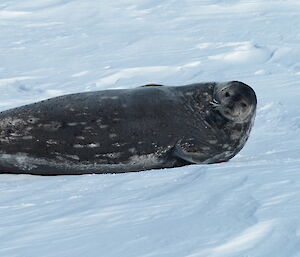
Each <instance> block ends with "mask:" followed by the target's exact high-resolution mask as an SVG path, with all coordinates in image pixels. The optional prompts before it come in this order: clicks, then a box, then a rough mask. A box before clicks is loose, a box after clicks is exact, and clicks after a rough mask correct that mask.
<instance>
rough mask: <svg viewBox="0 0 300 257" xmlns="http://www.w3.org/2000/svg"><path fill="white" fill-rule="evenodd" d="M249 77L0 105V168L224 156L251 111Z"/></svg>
mask: <svg viewBox="0 0 300 257" xmlns="http://www.w3.org/2000/svg"><path fill="white" fill-rule="evenodd" d="M256 103H257V100H256V96H255V93H254V91H253V90H252V89H251V87H249V86H248V85H246V84H244V83H242V82H238V81H231V82H226V83H215V82H210V83H197V84H191V85H186V86H177V87H173V86H161V85H155V84H151V85H146V86H142V87H138V88H134V89H120V90H104V91H96V92H85V93H78V94H70V95H64V96H59V97H55V98H51V99H48V100H45V101H41V102H37V103H33V104H29V105H25V106H21V107H18V108H14V109H10V110H7V111H3V112H1V113H0V144H1V147H0V173H25V174H37V175H75V174H86V173H122V172H132V171H142V170H148V169H158V168H170V167H179V166H183V165H188V164H195V163H197V164H209V163H219V162H225V161H228V160H229V159H230V158H232V157H233V156H235V155H236V154H237V153H238V152H239V151H240V150H241V149H242V147H243V146H244V144H245V142H246V140H247V138H248V136H249V133H250V130H251V127H252V124H253V121H254V117H255V111H256Z"/></svg>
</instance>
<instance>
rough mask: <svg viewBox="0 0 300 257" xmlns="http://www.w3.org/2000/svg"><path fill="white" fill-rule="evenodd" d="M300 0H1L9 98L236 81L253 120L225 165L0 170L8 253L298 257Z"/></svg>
mask: <svg viewBox="0 0 300 257" xmlns="http://www.w3.org/2000/svg"><path fill="white" fill-rule="evenodd" d="M299 14H300V2H299V1H298V0H265V1H260V0H226V1H225V0H203V1H199V0H198V1H196V0H181V1H175V0H168V1H167V0H161V1H153V0H127V1H121V0H114V1H110V0H101V1H95V0H43V1H40V0H31V1H24V0H2V1H1V2H0V29H1V30H0V33H1V35H0V60H1V61H0V88H1V94H0V109H1V110H5V109H8V108H11V107H15V106H19V105H22V104H26V103H31V102H34V101H37V100H42V99H45V98H49V97H53V96H56V95H61V94H65V93H73V92H81V91H90V90H98V89H99V90H101V89H107V88H111V89H113V88H132V87H136V86H139V85H143V84H146V83H162V84H165V85H182V84H188V83H193V82H202V81H228V80H241V81H243V82H245V83H247V84H249V85H251V86H252V87H253V88H254V89H255V91H256V92H257V96H258V112H257V119H256V122H255V126H254V129H253V131H252V134H251V136H250V139H249V141H248V143H247V144H246V146H245V148H244V149H243V150H242V151H241V153H240V154H239V155H238V156H236V157H235V158H233V159H232V160H231V161H230V162H228V163H223V164H216V165H193V166H188V167H182V168H174V169H163V170H155V171H148V172H140V173H128V174H119V175H84V176H57V177H39V176H30V175H0V190H1V194H0V256H1V257H19V256H20V257H50V256H51V257H54V256H55V257H68V256H72V257H76V256H87V257H94V256H97V257H98V256H101V257H102V256H104V257H107V256H109V257H110V256H116V257H120V256H122V257H126V256H128V257H135V256H136V257H141V256H143V257H153V256H163V257H167V256H170V257H177V256H180V257H181V256H185V257H219V256H230V257H235V256H238V257H250V256H251V257H266V256H272V257H299V256H300V217H299V213H300V156H299V153H300V137H299V133H300V108H299V97H300V88H299V79H300V44H299V41H300V16H299Z"/></svg>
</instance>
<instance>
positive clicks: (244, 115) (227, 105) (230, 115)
mask: <svg viewBox="0 0 300 257" xmlns="http://www.w3.org/2000/svg"><path fill="white" fill-rule="evenodd" d="M215 99H216V101H217V102H219V107H218V111H219V112H220V113H221V114H222V115H223V116H224V117H225V118H227V119H229V120H232V121H235V122H243V121H245V120H247V119H248V118H249V117H252V114H253V113H254V112H255V109H256V103H257V100H256V95H255V92H254V90H253V89H252V88H251V87H249V86H248V85H246V84H244V83H242V82H239V81H231V82H228V83H220V84H219V85H217V86H216V91H215Z"/></svg>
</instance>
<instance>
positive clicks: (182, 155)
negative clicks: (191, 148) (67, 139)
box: [173, 143, 207, 164]
mask: <svg viewBox="0 0 300 257" xmlns="http://www.w3.org/2000/svg"><path fill="white" fill-rule="evenodd" d="M173 156H175V157H176V158H179V159H182V160H184V161H187V162H189V163H195V164H197V163H198V164H201V163H206V162H205V161H206V159H207V158H205V155H203V154H201V153H196V152H187V151H185V150H184V149H183V148H182V147H181V146H180V144H179V143H177V144H176V145H175V147H174V150H173Z"/></svg>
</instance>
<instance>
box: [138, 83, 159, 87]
mask: <svg viewBox="0 0 300 257" xmlns="http://www.w3.org/2000/svg"><path fill="white" fill-rule="evenodd" d="M162 86H163V85H159V84H147V85H143V86H140V87H162Z"/></svg>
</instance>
